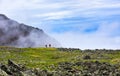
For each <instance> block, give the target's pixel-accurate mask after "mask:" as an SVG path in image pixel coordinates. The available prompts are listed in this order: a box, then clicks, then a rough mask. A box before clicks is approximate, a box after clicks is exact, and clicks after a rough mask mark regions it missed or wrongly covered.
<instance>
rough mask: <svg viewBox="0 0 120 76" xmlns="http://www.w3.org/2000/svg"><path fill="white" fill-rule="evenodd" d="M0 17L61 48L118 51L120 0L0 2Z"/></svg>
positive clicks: (22, 0)
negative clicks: (29, 28)
mask: <svg viewBox="0 0 120 76" xmlns="http://www.w3.org/2000/svg"><path fill="white" fill-rule="evenodd" d="M0 13H3V14H6V15H7V16H8V17H10V18H12V19H14V20H17V21H18V22H20V23H25V24H27V25H30V26H34V27H38V28H41V29H43V30H44V31H45V32H46V33H47V34H49V35H50V36H52V37H54V38H55V39H56V40H58V41H59V42H60V43H61V44H62V46H64V47H78V48H81V49H88V48H90V49H95V48H107V49H120V47H119V46H120V31H119V30H120V0H0Z"/></svg>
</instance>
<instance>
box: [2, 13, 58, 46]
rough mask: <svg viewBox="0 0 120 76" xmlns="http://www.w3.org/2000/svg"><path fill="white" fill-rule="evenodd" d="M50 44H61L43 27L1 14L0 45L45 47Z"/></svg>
mask: <svg viewBox="0 0 120 76" xmlns="http://www.w3.org/2000/svg"><path fill="white" fill-rule="evenodd" d="M48 44H51V45H52V46H53V47H58V46H59V43H58V42H57V41H56V40H55V39H53V38H51V37H50V36H48V35H47V34H45V33H44V31H43V30H42V29H39V28H34V27H32V26H28V25H25V24H22V23H18V22H16V21H14V20H11V19H9V18H8V17H7V16H5V15H3V14H0V46H14V47H44V46H45V45H48Z"/></svg>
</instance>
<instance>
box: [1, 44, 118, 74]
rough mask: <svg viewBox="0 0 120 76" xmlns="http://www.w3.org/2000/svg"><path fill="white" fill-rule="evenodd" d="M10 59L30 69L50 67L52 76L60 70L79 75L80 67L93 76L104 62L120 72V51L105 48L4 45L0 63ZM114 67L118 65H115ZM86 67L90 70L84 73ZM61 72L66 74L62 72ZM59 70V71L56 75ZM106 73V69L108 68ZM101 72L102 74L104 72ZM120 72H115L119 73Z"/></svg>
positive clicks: (46, 68)
mask: <svg viewBox="0 0 120 76" xmlns="http://www.w3.org/2000/svg"><path fill="white" fill-rule="evenodd" d="M8 60H12V61H13V62H15V63H16V64H22V65H23V66H25V67H26V68H27V69H28V68H29V69H35V68H39V69H41V70H47V71H49V72H50V73H51V76H59V73H60V74H64V75H62V76H67V75H66V74H68V76H72V75H75V76H79V73H78V72H79V71H80V70H81V71H82V70H83V72H82V73H81V72H80V76H85V74H86V76H92V74H93V73H94V72H96V71H97V70H99V69H101V68H100V67H98V65H99V66H101V67H102V66H103V65H105V66H107V69H111V70H109V71H110V72H112V73H113V72H114V71H115V70H114V71H112V69H117V70H116V72H115V73H117V74H119V75H120V71H119V70H120V51H119V50H105V49H101V50H98V49H97V50H79V49H67V48H14V47H4V46H1V47H0V63H1V64H5V65H7V63H8ZM93 65H94V66H93ZM105 66H104V67H105ZM108 66H109V67H108ZM114 66H115V68H113V67H114ZM95 67H97V68H95ZM91 68H94V69H95V70H94V71H90V70H91ZM58 69H59V70H58ZM85 70H86V71H87V72H84V71H85ZM62 71H63V72H65V73H63V72H62ZM69 71H70V72H69ZM103 71H104V69H103ZM109 71H108V73H105V74H110V73H109ZM56 72H58V73H57V74H56ZM89 72H90V73H91V75H88V74H89ZM105 72H107V70H106V69H105ZM98 73H102V71H101V72H98ZM41 74H42V73H41ZM77 74H78V75H77ZM117 74H114V75H115V76H116V75H117ZM47 75H48V74H47ZM96 75H97V74H96ZM99 75H100V74H98V76H99ZM111 75H112V74H111ZM114 75H113V76H114ZM23 76H24V75H23ZM33 76H34V75H33ZM36 76H42V75H36ZM43 76H44V75H43ZM103 76H104V75H103ZM108 76H109V75H108Z"/></svg>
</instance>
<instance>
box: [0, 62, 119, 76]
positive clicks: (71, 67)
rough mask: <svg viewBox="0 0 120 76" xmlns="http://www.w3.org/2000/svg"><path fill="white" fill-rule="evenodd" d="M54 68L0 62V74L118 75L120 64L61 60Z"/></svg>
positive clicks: (52, 75) (3, 75)
mask: <svg viewBox="0 0 120 76" xmlns="http://www.w3.org/2000/svg"><path fill="white" fill-rule="evenodd" d="M50 67H52V68H53V69H54V70H52V71H48V70H40V69H39V68H35V69H28V68H26V67H25V66H23V65H20V64H16V63H14V62H13V61H11V60H8V64H7V65H4V64H0V76H120V69H119V67H120V65H111V64H109V63H105V62H103V63H101V62H98V61H94V62H93V61H91V62H90V61H89V62H87V61H86V62H79V61H78V62H75V63H70V62H61V63H59V64H58V65H57V66H54V65H51V66H50Z"/></svg>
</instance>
